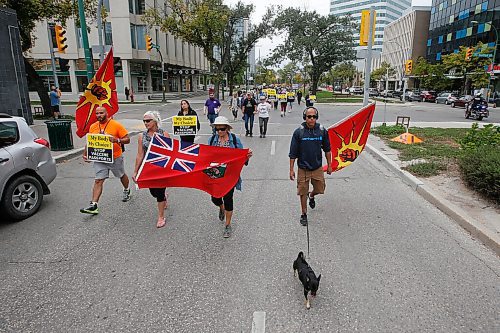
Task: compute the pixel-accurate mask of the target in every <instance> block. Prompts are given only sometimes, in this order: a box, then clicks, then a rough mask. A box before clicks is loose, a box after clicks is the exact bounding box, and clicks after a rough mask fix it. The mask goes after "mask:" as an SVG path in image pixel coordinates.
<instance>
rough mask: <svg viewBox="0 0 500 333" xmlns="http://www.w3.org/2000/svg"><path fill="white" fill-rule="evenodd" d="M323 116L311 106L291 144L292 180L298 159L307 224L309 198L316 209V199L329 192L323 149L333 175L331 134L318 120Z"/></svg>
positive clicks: (303, 218)
mask: <svg viewBox="0 0 500 333" xmlns="http://www.w3.org/2000/svg"><path fill="white" fill-rule="evenodd" d="M318 117H319V112H318V109H316V108H315V107H308V108H307V109H305V110H304V112H303V113H302V119H304V122H303V123H302V125H301V126H300V127H299V128H297V129H296V130H295V131H294V132H293V135H292V140H291V142H290V153H289V154H288V157H289V158H290V180H295V178H296V177H295V171H294V166H295V160H297V165H298V171H297V194H298V195H299V196H300V206H301V210H302V214H301V216H300V224H302V225H303V226H306V225H307V223H308V222H307V199H309V207H311V209H314V207H316V201H315V199H314V197H315V196H316V195H317V194H323V193H325V187H326V183H325V175H324V173H323V166H322V165H323V158H322V156H321V150H323V151H324V153H325V157H326V161H327V169H326V172H327V173H328V174H331V173H332V171H333V170H332V152H331V148H330V140H329V138H328V131H327V130H326V129H325V128H324V127H323V126H322V125H320V124H319V123H318V122H317V120H318ZM310 182H311V183H312V186H313V190H312V192H309V183H310Z"/></svg>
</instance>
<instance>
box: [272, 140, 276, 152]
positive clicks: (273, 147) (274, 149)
mask: <svg viewBox="0 0 500 333" xmlns="http://www.w3.org/2000/svg"><path fill="white" fill-rule="evenodd" d="M274 154H276V140H273V142H271V155H274Z"/></svg>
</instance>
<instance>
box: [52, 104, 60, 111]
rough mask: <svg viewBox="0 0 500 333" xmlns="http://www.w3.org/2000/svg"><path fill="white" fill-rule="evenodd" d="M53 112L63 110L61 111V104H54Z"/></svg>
mask: <svg viewBox="0 0 500 333" xmlns="http://www.w3.org/2000/svg"><path fill="white" fill-rule="evenodd" d="M52 112H61V111H59V105H52Z"/></svg>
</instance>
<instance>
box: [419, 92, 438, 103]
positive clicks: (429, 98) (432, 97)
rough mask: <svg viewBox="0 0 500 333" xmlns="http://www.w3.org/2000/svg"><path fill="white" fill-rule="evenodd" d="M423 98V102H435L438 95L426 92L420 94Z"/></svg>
mask: <svg viewBox="0 0 500 333" xmlns="http://www.w3.org/2000/svg"><path fill="white" fill-rule="evenodd" d="M420 96H421V97H422V102H435V101H436V97H437V94H436V92H435V91H428V90H424V91H422V92H421V93H420Z"/></svg>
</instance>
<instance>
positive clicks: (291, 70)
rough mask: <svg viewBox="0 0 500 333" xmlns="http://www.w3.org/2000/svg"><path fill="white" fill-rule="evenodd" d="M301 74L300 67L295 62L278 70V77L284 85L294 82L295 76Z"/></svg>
mask: <svg viewBox="0 0 500 333" xmlns="http://www.w3.org/2000/svg"><path fill="white" fill-rule="evenodd" d="M298 72H299V67H298V66H297V64H296V63H295V62H289V63H288V64H286V65H285V66H284V67H283V68H280V69H278V76H279V77H280V78H281V81H282V82H284V83H292V82H294V79H295V76H296V75H297V73H298Z"/></svg>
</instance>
